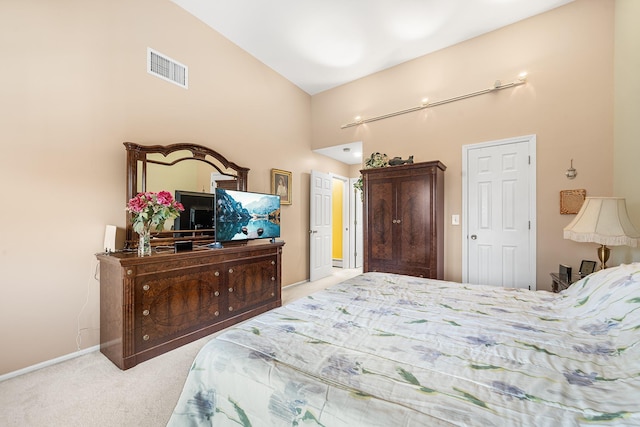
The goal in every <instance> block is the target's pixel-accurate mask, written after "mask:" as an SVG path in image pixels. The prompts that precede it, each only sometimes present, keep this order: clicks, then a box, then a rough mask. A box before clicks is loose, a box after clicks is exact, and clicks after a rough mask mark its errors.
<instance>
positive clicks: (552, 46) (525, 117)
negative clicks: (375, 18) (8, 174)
mask: <svg viewBox="0 0 640 427" xmlns="http://www.w3.org/2000/svg"><path fill="white" fill-rule="evenodd" d="M634 18H635V19H636V20H637V18H638V16H637V14H636V16H635V17H634ZM613 36H614V2H613V1H608V0H606V1H602V0H577V1H575V2H573V3H570V4H568V5H566V6H563V7H559V8H557V9H554V10H552V11H550V12H548V13H544V14H541V15H538V16H534V17H532V18H530V19H527V20H524V21H521V22H518V23H516V24H514V25H510V26H508V27H505V28H502V29H499V30H497V31H493V32H491V33H488V34H486V35H483V36H480V37H476V38H474V39H471V40H468V41H466V42H463V43H460V44H458V45H455V46H452V47H449V48H447V49H443V50H440V51H438V52H435V53H432V54H430V55H426V56H423V57H421V58H418V59H415V60H413V61H409V62H407V63H404V64H401V65H399V66H397V67H393V68H390V69H387V70H385V71H382V72H379V73H376V74H374V75H371V76H368V77H364V78H362V79H360V80H357V81H355V82H352V83H349V84H346V85H343V86H340V87H337V88H335V89H332V90H328V91H325V92H323V93H320V94H318V95H315V96H314V97H313V98H312V105H311V109H312V110H311V111H312V130H313V132H312V138H313V140H312V146H313V148H314V149H318V148H323V147H326V146H330V145H335V144H337V143H340V144H342V143H348V142H351V141H362V143H363V153H364V155H365V157H366V156H368V155H369V154H370V153H372V152H377V151H379V152H383V153H386V154H388V155H389V156H401V157H402V158H406V157H407V156H409V155H414V159H415V161H416V162H420V161H428V160H440V161H442V162H443V163H444V164H445V165H446V166H447V170H446V172H445V207H444V210H445V218H446V220H445V224H446V225H445V254H444V259H445V279H447V280H455V281H459V280H461V279H462V238H463V237H462V227H461V226H453V225H451V221H450V220H449V218H451V215H453V214H460V215H462V164H461V163H462V147H463V146H464V145H467V144H474V143H481V142H487V141H493V140H500V139H505V138H510V137H516V136H521V135H529V134H536V135H537V182H536V185H537V226H538V229H537V265H538V267H537V284H538V288H539V289H550V283H551V282H550V278H549V272H551V271H556V270H557V268H558V264H559V263H565V264H569V265H574V266H576V268H577V267H578V266H579V265H580V260H582V259H593V257H594V253H595V249H594V248H593V247H592V246H591V245H584V244H578V243H576V242H572V241H569V240H564V239H563V234H562V229H563V227H564V226H565V225H567V224H568V223H569V222H570V220H571V219H572V216H569V215H561V214H560V206H559V200H560V198H559V193H560V191H561V190H567V189H579V188H584V189H586V190H587V194H588V195H593V196H596V195H600V196H607V195H611V194H612V192H613V62H612V61H613V46H614V45H613V41H614V39H613ZM636 40H637V39H636ZM522 71H527V72H528V73H529V77H528V83H527V84H526V85H524V86H519V87H516V88H513V89H506V90H503V91H499V92H494V93H490V94H487V95H482V96H478V97H474V98H470V99H465V100H462V101H458V102H454V103H450V104H446V105H442V106H437V107H433V108H428V109H424V110H421V111H418V112H414V113H410V114H405V115H401V116H397V117H393V118H389V119H385V120H380V121H375V122H371V123H367V124H363V125H360V126H356V127H351V128H347V129H341V127H340V125H342V124H344V123H348V122H351V121H353V118H354V117H355V116H361V117H363V118H367V117H373V116H379V115H382V114H385V113H389V112H393V111H397V110H402V109H406V108H409V107H413V106H417V105H419V104H420V101H421V100H422V98H424V97H428V98H429V99H430V100H431V101H438V100H443V99H447V98H451V97H454V96H458V95H462V94H466V93H470V92H474V91H478V90H481V89H485V88H488V87H491V86H492V85H493V82H494V81H495V80H497V79H499V80H502V81H503V82H510V81H513V80H515V79H516V78H517V76H518V74H519V73H520V72H522ZM636 98H637V97H636ZM571 159H574V166H575V167H576V169H577V170H578V176H577V178H576V179H574V180H572V181H570V180H568V179H567V178H566V177H565V175H564V172H565V170H566V169H567V168H568V167H569V165H570V160H571ZM636 222H637V223H640V220H637V221H636Z"/></svg>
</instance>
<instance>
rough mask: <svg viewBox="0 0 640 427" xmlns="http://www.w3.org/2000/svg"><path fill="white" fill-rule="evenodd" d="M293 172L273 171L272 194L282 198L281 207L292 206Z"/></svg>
mask: <svg viewBox="0 0 640 427" xmlns="http://www.w3.org/2000/svg"><path fill="white" fill-rule="evenodd" d="M292 184H293V182H292V178H291V172H288V171H283V170H280V169H271V193H272V194H277V195H278V196H280V204H281V205H290V204H291V186H292Z"/></svg>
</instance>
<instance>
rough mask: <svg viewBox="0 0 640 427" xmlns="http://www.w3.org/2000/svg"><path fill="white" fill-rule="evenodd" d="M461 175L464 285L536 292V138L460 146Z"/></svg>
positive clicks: (531, 136)
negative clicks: (463, 219)
mask: <svg viewBox="0 0 640 427" xmlns="http://www.w3.org/2000/svg"><path fill="white" fill-rule="evenodd" d="M463 176H464V177H466V179H463V187H464V188H463V205H464V206H463V218H465V221H464V226H465V227H464V228H463V247H464V252H465V255H466V256H465V257H464V260H463V281H465V282H468V283H474V284H484V285H494V286H502V287H517V288H525V289H535V284H536V262H535V257H536V253H535V236H536V232H535V135H529V136H524V137H520V138H511V139H507V140H501V141H494V142H489V143H483V144H475V145H470V146H466V147H464V149H463ZM465 267H466V269H465Z"/></svg>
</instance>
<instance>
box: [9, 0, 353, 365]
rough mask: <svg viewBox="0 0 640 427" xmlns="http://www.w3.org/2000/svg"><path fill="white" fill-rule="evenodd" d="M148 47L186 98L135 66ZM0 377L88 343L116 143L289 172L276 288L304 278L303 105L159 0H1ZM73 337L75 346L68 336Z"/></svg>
mask: <svg viewBox="0 0 640 427" xmlns="http://www.w3.org/2000/svg"><path fill="white" fill-rule="evenodd" d="M147 47H152V48H154V49H156V50H158V51H160V52H161V53H164V54H166V55H168V56H170V57H172V58H174V59H175V60H177V61H180V62H182V63H183V64H186V65H187V66H189V72H190V81H189V89H188V90H185V89H182V88H180V87H178V86H176V85H173V84H171V83H167V82H165V81H163V80H160V79H158V78H156V77H153V76H151V75H149V74H147V72H146V50H147ZM0 51H1V52H2V53H3V64H4V65H3V67H0V79H1V80H2V81H3V82H4V83H3V84H2V85H0V98H1V99H2V103H0V138H1V139H2V141H3V145H2V149H3V152H2V155H1V156H0V182H2V200H3V208H2V209H0V221H1V224H2V237H1V238H0V271H2V277H1V278H0V293H1V298H0V337H2V348H3V351H2V357H0V375H1V374H4V373H7V372H12V371H15V370H18V369H21V368H24V367H27V366H31V365H34V364H37V363H39V362H43V361H47V360H50V359H54V358H56V357H60V356H63V355H67V354H70V353H73V352H75V351H76V350H77V348H78V347H79V348H82V349H86V348H89V347H92V346H95V345H97V344H98V343H99V329H98V328H99V298H98V292H99V284H98V281H97V280H96V279H95V277H94V275H95V274H96V261H95V256H94V254H95V253H96V252H99V251H101V250H103V249H104V248H103V247H102V245H103V239H104V230H105V225H106V224H115V225H117V226H118V227H119V228H123V227H124V226H125V223H124V221H125V213H124V206H125V202H126V200H125V150H124V147H123V145H122V142H123V141H133V142H137V143H141V144H151V143H154V144H166V143H173V142H193V143H197V144H203V145H206V146H209V147H211V148H213V149H215V150H217V151H218V152H220V153H221V154H222V155H223V156H226V157H227V158H228V159H230V160H232V161H234V162H236V163H237V164H239V165H241V166H245V167H248V168H250V169H251V171H250V172H249V190H252V191H260V192H269V191H270V169H271V168H278V169H284V170H288V171H292V173H293V183H292V184H293V204H292V205H291V206H284V207H283V209H282V224H283V225H282V237H283V240H285V241H286V246H285V248H284V255H283V284H284V285H286V284H291V283H296V282H299V281H303V280H306V279H307V278H308V248H307V247H308V242H307V236H308V233H307V230H308V217H309V212H308V203H307V200H308V197H309V195H308V188H309V171H310V170H311V169H318V170H321V171H324V172H334V173H337V174H339V175H346V174H347V173H348V168H347V167H346V166H344V165H343V164H341V163H338V162H335V161H333V160H331V159H328V158H326V157H323V156H320V155H317V154H314V153H312V152H311V150H310V146H311V142H310V140H311V136H310V102H311V101H310V96H309V95H308V94H306V93H304V92H303V91H301V90H300V89H299V88H297V87H296V86H294V85H293V84H291V83H290V82H288V81H287V80H285V79H284V78H282V77H281V76H279V75H278V74H276V73H275V72H274V71H273V70H271V69H270V68H268V67H266V66H264V65H263V64H261V63H260V62H258V61H257V60H255V59H254V58H253V57H251V56H250V55H248V54H247V53H246V52H244V51H242V50H241V49H240V48H238V47H237V46H235V45H233V44H231V43H230V42H229V41H227V40H226V39H224V38H223V37H222V36H220V35H219V34H218V33H216V32H214V31H213V30H211V29H210V28H208V27H206V26H205V25H204V24H202V23H200V22H199V21H198V20H196V19H195V18H193V17H192V16H191V15H189V14H188V13H186V12H185V11H184V10H182V9H181V8H179V7H178V6H176V5H175V4H173V3H171V2H170V1H168V0H164V1H154V0H135V1H128V0H103V1H92V2H85V1H80V0H65V1H58V2H51V1H48V0H34V1H29V2H24V1H20V0H7V1H3V3H2V13H0ZM78 329H80V330H81V332H80V338H81V340H80V341H79V342H78V343H77V342H76V337H77V331H78Z"/></svg>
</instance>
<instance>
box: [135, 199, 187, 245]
mask: <svg viewBox="0 0 640 427" xmlns="http://www.w3.org/2000/svg"><path fill="white" fill-rule="evenodd" d="M126 209H127V211H129V212H131V216H132V221H131V222H132V225H133V230H134V231H135V232H136V233H138V236H139V241H138V256H148V255H151V229H152V228H154V229H155V230H158V231H162V230H164V223H165V222H166V221H167V220H168V219H171V218H175V217H177V216H179V215H180V212H181V211H183V210H184V207H183V206H182V203H180V202H176V201H175V200H174V199H173V196H172V195H171V193H169V192H168V191H160V192H158V193H154V192H149V191H148V192H145V193H138V194H136V196H135V197H133V198H132V199H130V200H129V202H127V208H126Z"/></svg>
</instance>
